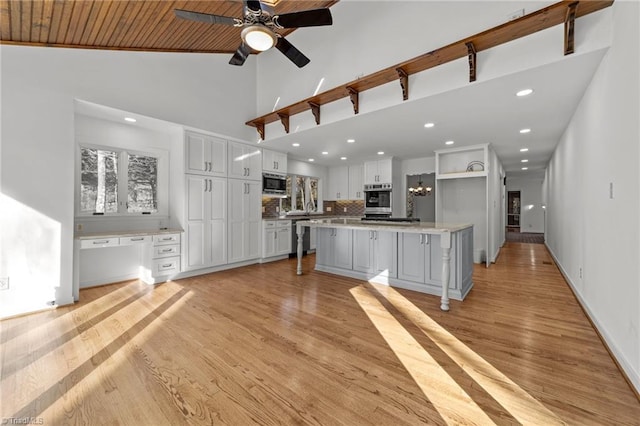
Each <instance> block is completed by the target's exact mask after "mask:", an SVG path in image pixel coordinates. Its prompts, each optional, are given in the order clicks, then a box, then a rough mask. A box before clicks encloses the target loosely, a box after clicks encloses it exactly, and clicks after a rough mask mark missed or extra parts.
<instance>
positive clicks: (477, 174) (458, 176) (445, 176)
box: [436, 170, 488, 179]
mask: <svg viewBox="0 0 640 426" xmlns="http://www.w3.org/2000/svg"><path fill="white" fill-rule="evenodd" d="M487 175H488V173H487V171H486V170H485V171H481V172H453V173H442V174H440V175H437V176H436V179H464V178H475V177H487Z"/></svg>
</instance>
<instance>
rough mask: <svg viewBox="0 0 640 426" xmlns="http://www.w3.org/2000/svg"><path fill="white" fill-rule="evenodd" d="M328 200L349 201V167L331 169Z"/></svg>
mask: <svg viewBox="0 0 640 426" xmlns="http://www.w3.org/2000/svg"><path fill="white" fill-rule="evenodd" d="M327 180H328V185H327V198H326V199H327V200H348V199H349V168H348V167H347V166H341V167H332V168H330V169H329V174H328V179H327Z"/></svg>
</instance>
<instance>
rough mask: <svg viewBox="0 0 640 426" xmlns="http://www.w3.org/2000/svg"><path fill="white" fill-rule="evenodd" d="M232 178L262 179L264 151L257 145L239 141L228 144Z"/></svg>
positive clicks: (229, 167) (229, 169)
mask: <svg viewBox="0 0 640 426" xmlns="http://www.w3.org/2000/svg"><path fill="white" fill-rule="evenodd" d="M228 150H229V157H228V163H227V164H228V171H229V177H230V178H239V179H246V180H256V181H259V180H262V151H261V150H260V148H256V147H255V146H250V145H245V144H242V143H237V142H229V144H228Z"/></svg>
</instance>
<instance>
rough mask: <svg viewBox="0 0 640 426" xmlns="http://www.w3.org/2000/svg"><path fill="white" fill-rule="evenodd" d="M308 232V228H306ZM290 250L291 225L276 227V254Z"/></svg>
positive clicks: (287, 252) (286, 252)
mask: <svg viewBox="0 0 640 426" xmlns="http://www.w3.org/2000/svg"><path fill="white" fill-rule="evenodd" d="M306 232H309V229H307V230H306ZM290 252H291V227H290V226H289V227H285V228H278V232H277V238H276V254H289V253H290Z"/></svg>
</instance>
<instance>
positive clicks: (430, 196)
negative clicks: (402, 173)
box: [407, 173, 436, 222]
mask: <svg viewBox="0 0 640 426" xmlns="http://www.w3.org/2000/svg"><path fill="white" fill-rule="evenodd" d="M412 188H413V189H414V190H413V191H411V189H412ZM435 193H436V174H435V173H423V174H419V175H407V217H415V218H418V219H420V222H435V221H436V195H435Z"/></svg>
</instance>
